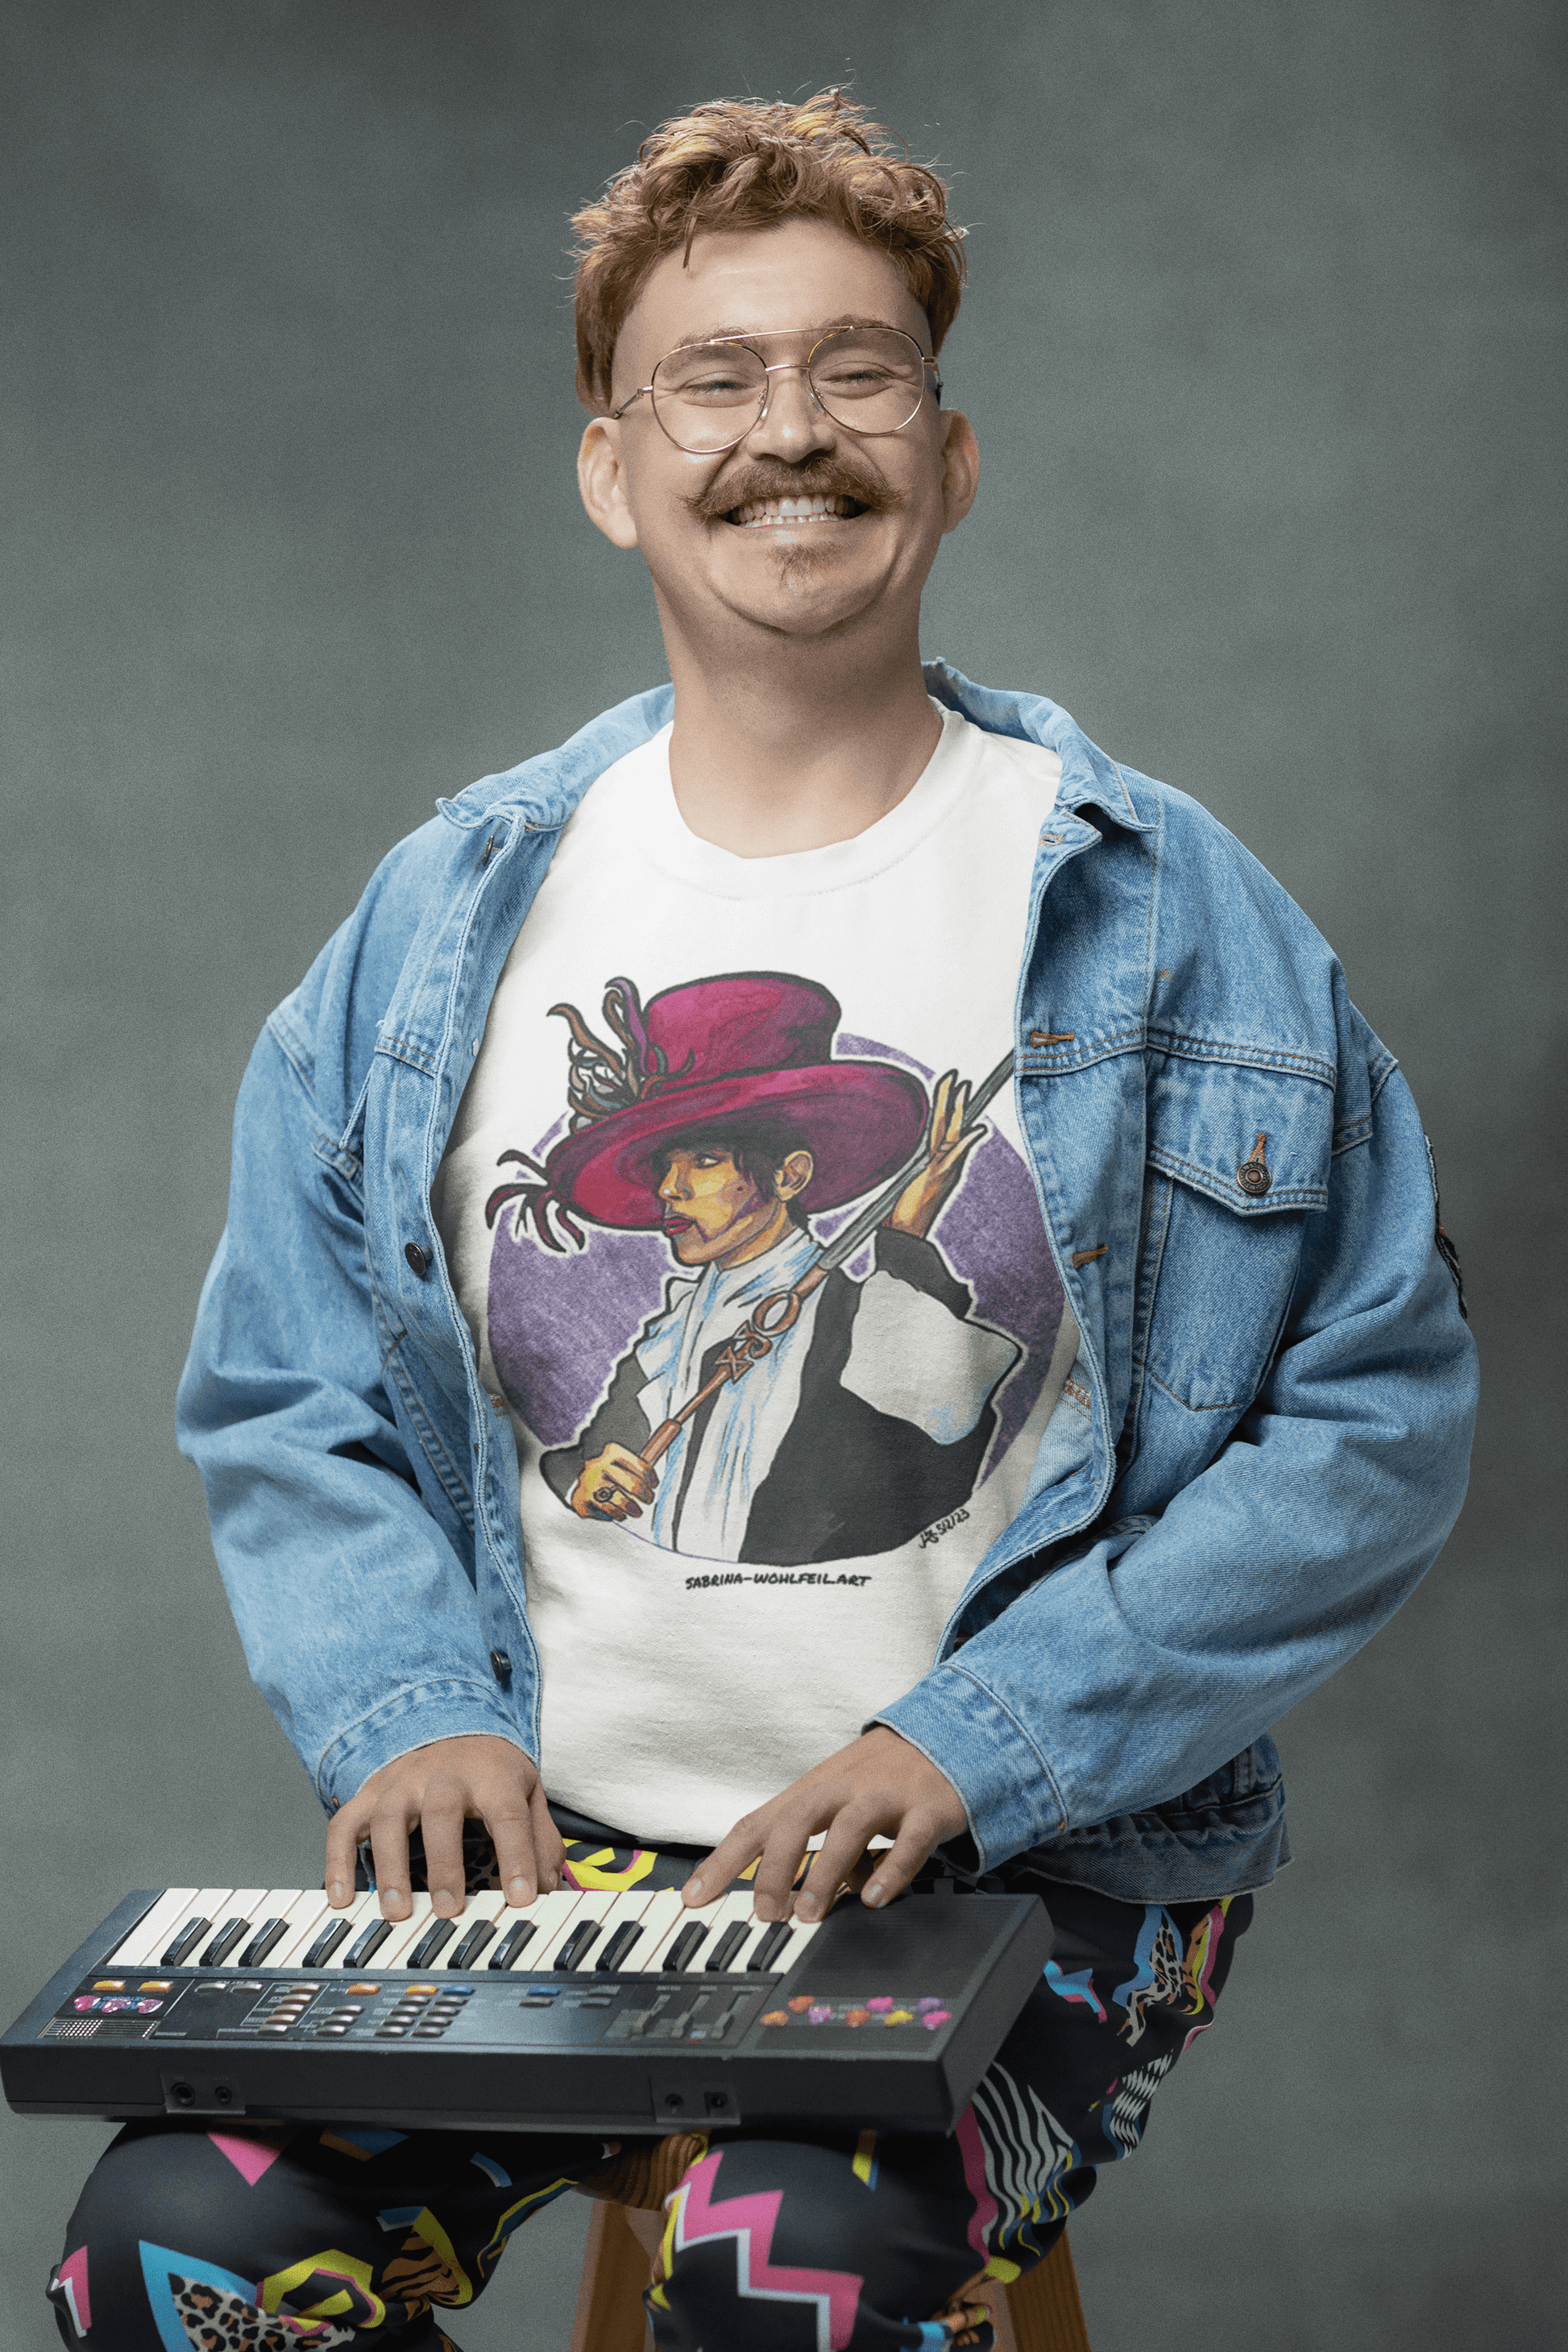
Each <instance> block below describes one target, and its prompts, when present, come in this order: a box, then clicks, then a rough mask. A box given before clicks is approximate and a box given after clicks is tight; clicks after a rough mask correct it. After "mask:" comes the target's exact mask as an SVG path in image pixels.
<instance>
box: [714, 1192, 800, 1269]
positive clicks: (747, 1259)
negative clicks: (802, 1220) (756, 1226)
mask: <svg viewBox="0 0 1568 2352" xmlns="http://www.w3.org/2000/svg"><path fill="white" fill-rule="evenodd" d="M794 1231H795V1223H794V1220H793V1219H792V1218H791V1216H790V1213H789V1211H788V1210H787V1209H786V1208H785V1206H784V1202H782V1201H781V1202H779V1203H778V1205H777V1206H776V1207H775V1209H774V1211H773V1215H772V1216H771V1217H770V1218H769V1219H768V1222H767V1223H766V1224H765V1225H764V1226H763V1229H762V1231H761V1232H760V1233H757V1234H752V1236H751V1238H750V1240H748V1241H743V1242H741V1243H739V1244H737V1246H736V1247H735V1248H734V1249H732V1250H727V1251H726V1252H725V1254H724V1255H723V1256H722V1257H720V1258H715V1259H714V1261H713V1263H714V1265H716V1266H717V1267H718V1269H719V1271H720V1273H721V1274H728V1273H729V1272H730V1270H731V1266H737V1265H750V1264H751V1262H752V1258H754V1257H765V1256H766V1255H767V1254H768V1252H769V1250H771V1249H776V1248H777V1247H778V1245H779V1244H780V1242H782V1241H783V1240H784V1239H785V1237H786V1236H787V1235H788V1234H793V1233H794Z"/></svg>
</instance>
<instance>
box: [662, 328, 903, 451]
mask: <svg viewBox="0 0 1568 2352" xmlns="http://www.w3.org/2000/svg"><path fill="white" fill-rule="evenodd" d="M806 376H807V380H808V382H809V383H810V385H811V388H812V391H813V392H814V393H815V394H816V397H817V400H818V401H819V402H820V403H821V404H822V406H823V407H824V408H825V409H826V412H827V414H828V415H829V416H831V417H832V418H833V419H834V421H835V422H836V423H837V424H839V425H845V426H847V428H848V429H849V431H851V432H853V433H897V432H898V431H899V430H900V427H901V426H903V425H907V424H908V423H909V422H910V418H911V417H912V416H913V415H914V414H915V412H916V410H917V409H918V408H919V406H920V404H921V399H922V398H923V396H924V394H925V357H924V354H923V353H922V352H921V348H920V345H919V344H918V343H917V342H916V341H914V340H913V338H912V337H911V336H910V335H904V334H900V332H899V331H898V330H897V329H896V328H892V327H847V328H844V329H842V330H840V331H839V332H838V333H837V334H832V335H825V336H824V337H823V339H822V341H820V342H819V343H818V344H817V345H816V348H815V349H814V350H813V352H812V353H811V355H810V359H809V361H808V363H807V367H806ZM767 389H768V373H767V369H766V367H765V365H764V363H763V360H762V358H761V356H760V355H759V354H758V353H757V352H754V351H753V350H752V347H751V345H750V344H749V343H737V342H717V343H694V344H692V345H690V346H689V348H688V349H687V350H685V351H679V352H670V353H669V354H668V357H667V358H665V359H662V360H660V362H659V363H658V367H656V368H655V370H654V372H653V408H654V415H656V416H657V417H658V421H659V423H660V425H662V426H663V427H664V430H665V432H666V433H668V436H669V437H670V439H671V440H672V441H673V442H674V443H675V444H676V446H677V447H678V448H680V449H687V450H690V451H692V452H694V453H695V452H699V451H701V450H704V449H727V448H730V447H731V446H733V444H734V443H735V442H737V441H738V440H740V439H741V437H742V435H743V434H745V433H747V432H749V431H750V429H751V425H752V421H753V420H754V419H755V418H756V417H757V416H759V415H761V414H762V409H763V402H764V401H765V399H766V398H767Z"/></svg>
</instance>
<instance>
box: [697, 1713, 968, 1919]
mask: <svg viewBox="0 0 1568 2352" xmlns="http://www.w3.org/2000/svg"><path fill="white" fill-rule="evenodd" d="M967 1826H968V1821H967V1817H966V1815H965V1813H964V1810H963V1800H962V1798H961V1797H960V1796H959V1794H958V1791H957V1790H956V1789H955V1788H954V1787H953V1785H952V1781H951V1780H949V1779H948V1778H947V1775H946V1774H945V1773H944V1772H939V1771H938V1769H937V1768H936V1766H935V1765H934V1764H932V1763H931V1762H930V1761H929V1759H927V1758H926V1757H924V1756H922V1755H921V1751H920V1749H919V1748H911V1747H910V1743H909V1741H908V1740H906V1739H900V1738H899V1735H898V1733H897V1732H896V1731H889V1729H888V1727H887V1726H886V1725H885V1724H877V1725H875V1726H873V1727H872V1729H871V1730H869V1731H868V1732H864V1733H862V1735H861V1737H860V1738H858V1739H857V1740H855V1741H854V1742H853V1743H852V1745H851V1746H849V1747H848V1748H840V1749H839V1751H838V1753H837V1756H829V1757H828V1758H827V1759H826V1761H825V1762H824V1763H821V1764H818V1765H816V1766H815V1767H814V1769H812V1770H811V1771H809V1772H807V1773H805V1775H804V1776H803V1777H802V1778H801V1779H800V1780H796V1781H795V1782H794V1783H793V1784H792V1786H791V1787H789V1788H787V1789H786V1790H784V1794H783V1795H782V1796H779V1797H775V1798H773V1801H772V1802H771V1803H770V1804H766V1805H760V1806H759V1807H758V1808H757V1811H755V1812H754V1813H748V1814H747V1815H746V1817H745V1819H744V1820H743V1821H739V1822H736V1824H735V1826H734V1828H733V1829H732V1830H731V1832H730V1834H729V1836H728V1837H727V1838H725V1840H724V1841H723V1843H722V1844H721V1845H719V1846H717V1847H715V1849H714V1851H713V1853H711V1854H710V1856H709V1858H708V1860H707V1861H706V1862H704V1863H700V1864H699V1865H698V1868H697V1870H696V1872H695V1874H693V1876H692V1877H690V1878H689V1879H688V1880H687V1883H686V1885H685V1886H684V1887H683V1888H682V1889H681V1893H682V1895H683V1896H684V1898H685V1900H686V1902H687V1903H689V1904H698V1903H711V1902H712V1901H713V1900H714V1899H715V1897H716V1896H718V1895H722V1894H723V1893H724V1891H725V1890H726V1888H727V1887H728V1886H729V1885H730V1883H731V1880H732V1879H734V1878H737V1877H738V1876H739V1875H740V1874H741V1872H742V1870H744V1869H745V1867H746V1865H747V1864H748V1863H751V1862H755V1861H756V1860H757V1857H758V1856H759V1855H761V1857H762V1859H761V1862H760V1863H759V1864H758V1869H757V1874H756V1878H755V1880H754V1881H753V1893H754V1895H755V1908H756V1912H757V1916H758V1917H759V1918H762V1919H787V1918H788V1917H789V1916H790V1915H791V1912H792V1910H793V1911H795V1912H797V1913H798V1914H799V1916H800V1917H801V1918H803V1919H820V1918H821V1917H822V1916H823V1914H824V1912H825V1911H826V1909H827V1907H828V1906H829V1905H830V1904H831V1903H832V1901H833V1898H834V1896H835V1895H837V1892H838V1889H839V1887H840V1886H842V1885H843V1884H844V1882H845V1880H846V1879H847V1878H849V1877H850V1876H851V1874H853V1873H854V1872H855V1869H856V1865H857V1864H858V1863H859V1862H860V1859H861V1856H862V1855H863V1854H864V1853H865V1852H866V1848H867V1845H868V1842H869V1841H870V1840H871V1839H872V1838H874V1837H889V1838H891V1839H892V1841H893V1843H892V1845H891V1847H890V1849H889V1851H888V1852H886V1853H879V1854H878V1855H877V1857H876V1860H875V1862H874V1864H872V1865H871V1867H870V1875H869V1878H868V1884H867V1885H865V1886H864V1887H863V1889H862V1891H861V1895H860V1900H861V1901H862V1903H868V1904H870V1905H871V1906H872V1907H873V1908H875V1907H876V1906H878V1905H879V1904H882V1903H889V1902H891V1900H892V1898H893V1896H894V1895H901V1894H902V1893H903V1890H904V1888H905V1887H906V1886H907V1885H909V1883H910V1879H912V1878H913V1876H914V1874H915V1873H916V1871H917V1870H919V1868H920V1866H921V1863H922V1862H924V1860H925V1858H926V1856H927V1854H928V1853H930V1852H931V1848H932V1846H933V1845H940V1844H941V1843H942V1841H943V1839H945V1838H951V1837H956V1836H957V1835H958V1834H959V1832H960V1831H962V1830H963V1829H965V1828H967ZM818 1830H822V1831H825V1832H826V1836H825V1837H824V1839H823V1843H822V1848H821V1851H820V1853H818V1854H817V1856H816V1861H815V1862H814V1863H813V1864H812V1865H811V1870H810V1873H809V1874H808V1876H807V1878H806V1881H805V1885H804V1886H803V1887H802V1888H801V1890H800V1892H799V1894H798V1895H795V1896H794V1898H793V1901H792V1897H791V1892H790V1890H791V1888H792V1887H793V1886H794V1885H795V1874H796V1872H797V1871H798V1870H799V1868H800V1864H801V1857H802V1855H803V1854H804V1853H805V1850H806V1843H807V1841H808V1840H809V1839H810V1838H812V1837H813V1836H814V1835H815V1834H816V1832H817V1831H818Z"/></svg>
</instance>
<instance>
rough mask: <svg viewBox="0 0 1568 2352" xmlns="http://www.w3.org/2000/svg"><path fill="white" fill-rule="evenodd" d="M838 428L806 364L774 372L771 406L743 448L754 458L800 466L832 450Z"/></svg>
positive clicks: (770, 378)
mask: <svg viewBox="0 0 1568 2352" xmlns="http://www.w3.org/2000/svg"><path fill="white" fill-rule="evenodd" d="M837 437H838V428H837V425H835V424H834V422H833V419H832V417H831V416H829V415H828V414H827V411H826V409H825V408H824V407H823V406H822V405H821V404H820V403H819V401H818V400H817V397H816V394H815V393H814V392H813V391H812V388H811V384H810V381H809V379H808V378H807V375H806V373H805V364H804V362H798V361H797V362H793V363H791V364H788V365H785V366H781V367H777V368H773V369H770V371H769V373H768V404H767V407H766V409H765V410H764V411H763V415H761V416H760V417H759V418H758V420H757V422H756V423H755V425H752V429H751V431H750V432H749V433H748V434H747V435H746V436H745V440H744V442H743V444H742V446H743V447H745V448H746V449H748V450H749V451H750V452H751V453H752V456H753V457H782V458H783V459H784V462H785V464H786V465H798V464H799V463H800V461H801V459H802V458H803V457H810V456H811V454H812V453H813V451H814V450H817V449H831V448H832V447H834V446H835V445H836V443H837Z"/></svg>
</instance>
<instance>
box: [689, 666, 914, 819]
mask: <svg viewBox="0 0 1568 2352" xmlns="http://www.w3.org/2000/svg"><path fill="white" fill-rule="evenodd" d="M852 634H858V633H852ZM665 642H666V646H667V649H668V655H669V666H670V675H671V677H672V678H673V679H674V683H675V722H674V729H673V731H672V734H671V737H670V746H669V767H670V778H671V782H673V785H674V788H675V800H676V806H677V807H678V808H679V811H680V814H681V817H682V820H683V821H684V823H685V824H687V826H688V827H689V830H690V831H691V832H692V833H694V834H696V835H697V836H698V838H699V839H700V840H701V841H710V842H712V843H713V844H714V845H716V846H717V847H718V848H720V849H728V850H730V851H731V853H732V854H733V855H734V856H737V857H780V856H786V855H788V854H789V853H790V852H792V851H796V850H804V849H823V848H826V846H827V845H829V844H830V843H832V842H836V841H849V840H852V839H853V838H854V836H855V835H857V834H858V833H864V832H865V831H866V829H867V827H868V825H873V824H876V823H877V821H878V819H879V817H884V816H886V815H887V814H888V812H889V809H892V808H896V807H897V806H898V803H900V801H901V800H902V799H903V797H904V795H905V793H907V792H909V790H910V787H911V786H912V785H913V784H914V782H916V780H917V778H918V777H919V775H920V773H921V770H922V768H924V766H925V764H926V762H927V761H928V760H929V759H930V758H931V753H932V751H934V750H935V749H936V745H937V740H938V738H939V737H940V735H941V733H942V722H941V720H940V719H938V718H937V716H936V713H935V712H934V711H933V710H932V709H931V703H930V700H929V699H928V698H927V695H926V690H925V681H924V679H923V678H922V677H921V666H920V645H919V638H918V635H916V634H915V632H914V631H913V630H911V631H910V634H909V636H908V640H907V642H900V644H898V645H897V646H893V647H890V648H878V649H877V650H876V652H875V653H869V649H868V648H867V647H866V646H864V645H863V644H861V645H854V644H850V643H845V642H836V641H835V639H834V638H833V637H832V636H831V635H830V636H828V637H826V639H825V638H823V637H810V638H791V637H784V636H782V635H780V636H775V637H774V639H773V643H772V644H771V645H770V646H769V647H768V654H769V658H768V659H767V661H766V662H765V664H761V665H759V664H757V663H756V662H755V661H754V660H752V661H750V662H748V661H746V660H744V659H740V660H720V661H714V660H712V659H705V658H699V657H698V656H696V654H695V653H694V652H693V651H692V649H691V648H689V646H686V645H684V644H683V643H681V641H680V638H679V632H677V631H674V630H672V629H671V628H669V627H668V625H667V627H666V630H665ZM725 650H726V652H731V651H739V650H740V649H739V648H733V649H731V648H726V649H725ZM745 650H746V651H748V652H752V653H754V648H752V647H748V648H746V649H745ZM868 653H869V657H868Z"/></svg>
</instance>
